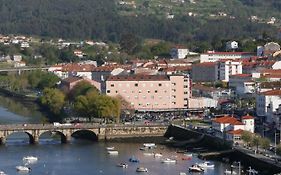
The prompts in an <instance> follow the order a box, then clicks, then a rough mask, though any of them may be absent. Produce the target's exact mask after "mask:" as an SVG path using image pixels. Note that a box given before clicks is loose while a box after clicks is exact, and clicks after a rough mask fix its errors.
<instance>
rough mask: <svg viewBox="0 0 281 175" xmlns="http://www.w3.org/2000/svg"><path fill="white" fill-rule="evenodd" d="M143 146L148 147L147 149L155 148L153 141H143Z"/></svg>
mask: <svg viewBox="0 0 281 175" xmlns="http://www.w3.org/2000/svg"><path fill="white" fill-rule="evenodd" d="M143 146H144V147H145V148H148V149H153V148H156V144H155V143H144V144H143Z"/></svg>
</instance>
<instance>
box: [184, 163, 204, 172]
mask: <svg viewBox="0 0 281 175" xmlns="http://www.w3.org/2000/svg"><path fill="white" fill-rule="evenodd" d="M188 170H189V171H190V172H204V169H203V168H201V167H200V166H198V165H192V166H191V167H189V168H188Z"/></svg>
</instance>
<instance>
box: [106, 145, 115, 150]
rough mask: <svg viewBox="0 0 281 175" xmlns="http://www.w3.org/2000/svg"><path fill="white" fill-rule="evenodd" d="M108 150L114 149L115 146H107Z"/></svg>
mask: <svg viewBox="0 0 281 175" xmlns="http://www.w3.org/2000/svg"><path fill="white" fill-rule="evenodd" d="M106 149H107V150H114V149H115V148H114V146H109V147H106Z"/></svg>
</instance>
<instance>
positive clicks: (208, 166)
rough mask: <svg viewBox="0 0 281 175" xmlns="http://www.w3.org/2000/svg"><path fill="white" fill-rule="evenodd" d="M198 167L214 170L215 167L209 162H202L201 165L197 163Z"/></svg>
mask: <svg viewBox="0 0 281 175" xmlns="http://www.w3.org/2000/svg"><path fill="white" fill-rule="evenodd" d="M198 165H199V166H200V167H202V168H214V167H215V165H214V164H211V163H210V162H208V161H206V162H203V163H198Z"/></svg>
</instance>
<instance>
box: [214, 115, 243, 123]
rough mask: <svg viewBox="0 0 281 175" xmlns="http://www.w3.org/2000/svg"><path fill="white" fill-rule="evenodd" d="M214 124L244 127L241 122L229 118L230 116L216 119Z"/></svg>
mask: <svg viewBox="0 0 281 175" xmlns="http://www.w3.org/2000/svg"><path fill="white" fill-rule="evenodd" d="M214 122H216V123H229V124H231V125H244V124H243V123H242V122H240V121H238V120H237V119H236V118H234V117H230V116H224V117H220V118H216V119H215V120H214Z"/></svg>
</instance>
